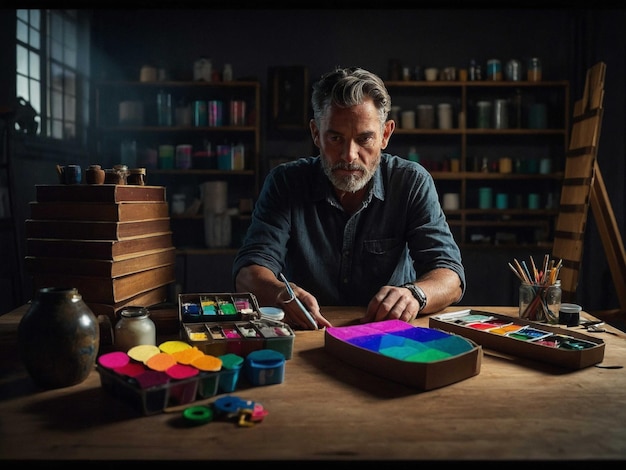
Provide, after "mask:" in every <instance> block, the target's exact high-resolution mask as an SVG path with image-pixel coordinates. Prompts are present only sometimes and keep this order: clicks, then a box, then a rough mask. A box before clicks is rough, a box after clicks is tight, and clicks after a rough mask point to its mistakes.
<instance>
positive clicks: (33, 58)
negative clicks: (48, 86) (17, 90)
mask: <svg viewBox="0 0 626 470" xmlns="http://www.w3.org/2000/svg"><path fill="white" fill-rule="evenodd" d="M28 65H29V67H28V73H29V75H30V76H31V77H32V78H35V79H37V80H41V74H40V73H39V72H40V68H41V63H40V62H39V54H37V53H36V52H29V53H28Z"/></svg>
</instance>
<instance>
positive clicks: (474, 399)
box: [0, 306, 626, 460]
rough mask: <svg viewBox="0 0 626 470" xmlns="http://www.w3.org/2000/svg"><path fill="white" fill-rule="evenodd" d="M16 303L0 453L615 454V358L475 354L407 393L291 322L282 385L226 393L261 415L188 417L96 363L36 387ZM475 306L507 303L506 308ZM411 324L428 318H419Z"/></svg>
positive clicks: (618, 432)
mask: <svg viewBox="0 0 626 470" xmlns="http://www.w3.org/2000/svg"><path fill="white" fill-rule="evenodd" d="M25 308H26V307H25V306H24V307H22V308H20V309H17V310H16V311H14V312H11V313H8V314H6V315H4V316H1V317H0V354H1V357H2V359H0V365H1V368H0V372H1V375H0V377H1V379H0V458H1V459H8V460H21V459H34V460H40V459H42V460H43V459H48V460H49V459H64V460H67V459H69V460H74V459H79V460H105V459H124V460H127V459H128V460H135V459H140V460H146V459H156V460H186V459H193V460H267V459H271V460H313V459H315V460H353V459H354V460H414V459H426V460H435V459H436V460H444V459H445V460H450V459H472V460H476V459H480V460H502V459H507V460H509V459H523V460H538V459H541V460H543V459H558V460H561V459H572V460H578V459H599V460H602V459H611V460H614V459H624V458H625V457H626V368H615V369H610V368H599V367H595V366H592V367H588V368H585V369H582V370H577V371H568V370H563V369H560V368H558V367H555V366H550V365H547V364H543V363H539V362H534V361H530V360H523V359H519V358H511V357H506V356H503V355H501V354H499V353H495V352H490V351H488V350H484V357H483V360H482V366H481V371H480V373H479V374H478V375H476V376H474V377H471V378H469V379H466V380H463V381H461V382H457V383H455V384H452V385H449V386H446V387H443V388H440V389H436V390H431V391H428V392H419V391H416V390H415V389H412V388H409V387H406V386H404V385H400V384H397V383H395V382H391V381H388V380H386V379H383V378H380V377H378V376H375V375H371V374H369V373H366V372H364V371H361V370H359V369H356V368H354V367H352V366H349V365H347V364H345V363H343V362H341V361H339V360H337V359H336V358H334V357H333V356H331V355H329V354H328V353H327V352H325V351H324V349H323V345H324V332H323V331H303V332H297V336H296V338H295V342H294V353H293V358H292V359H291V360H289V361H287V363H286V366H285V379H284V382H283V383H281V384H276V385H269V386H261V387H256V388H247V389H242V390H237V391H236V392H235V393H234V395H237V396H239V397H241V398H243V399H247V400H253V401H256V402H259V403H261V404H262V405H263V406H264V407H265V409H266V410H267V411H268V412H269V414H268V415H267V416H266V417H265V419H264V420H263V422H261V423H258V424H256V425H254V426H252V427H239V426H237V424H236V423H234V422H231V421H213V422H211V423H208V424H203V425H200V426H194V427H189V426H187V425H185V421H184V420H183V418H182V414H181V412H180V411H175V412H174V411H173V412H165V413H161V414H157V415H152V416H143V415H139V414H138V412H137V411H135V410H134V409H133V408H131V407H130V406H128V405H127V404H126V403H125V402H122V401H119V400H117V399H115V398H114V397H112V396H110V395H109V394H107V393H106V392H105V391H104V390H103V389H102V388H101V386H100V379H99V374H98V373H97V372H95V371H94V372H93V373H92V374H91V375H90V376H89V377H88V378H87V380H85V381H84V382H83V383H81V384H79V385H75V386H72V387H67V388H63V389H58V390H49V391H41V390H38V389H36V388H35V386H34V385H33V383H32V382H31V380H30V377H29V376H28V375H27V373H26V372H25V370H24V368H23V366H22V364H21V363H20V361H19V359H18V354H17V349H16V330H17V325H18V323H19V319H20V318H21V315H22V314H23V312H24V311H25ZM460 309H461V308H450V309H447V311H454V310H460ZM475 309H476V310H483V311H491V312H495V313H505V314H510V315H516V313H517V309H516V308H509V307H476V308H475ZM323 311H324V312H325V314H326V315H327V317H328V318H329V319H330V320H331V321H333V324H334V325H336V326H339V325H343V324H347V323H348V322H349V321H350V320H352V319H354V318H355V317H357V316H359V315H360V314H361V310H360V309H356V308H325V309H323ZM583 316H584V317H586V318H591V316H590V315H588V314H586V313H584V312H583ZM415 324H416V325H417V326H428V318H427V317H423V318H420V319H419V320H418V321H416V322H415ZM157 325H158V324H157ZM607 329H608V330H609V331H611V332H612V333H596V334H597V335H599V336H600V337H601V338H602V339H604V340H605V342H606V351H605V356H604V361H603V362H602V364H601V365H606V366H610V365H615V366H625V365H626V336H625V335H624V334H623V333H621V332H620V331H619V330H616V329H614V328H612V327H607ZM219 396H222V395H218V397H219ZM215 398H217V397H213V398H211V399H209V400H202V401H200V402H195V403H194V404H200V403H208V402H210V401H213V400H214V399H215Z"/></svg>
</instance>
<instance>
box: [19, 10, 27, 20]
mask: <svg viewBox="0 0 626 470" xmlns="http://www.w3.org/2000/svg"><path fill="white" fill-rule="evenodd" d="M17 19H18V20H22V21H28V10H17Z"/></svg>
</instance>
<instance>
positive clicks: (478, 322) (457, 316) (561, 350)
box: [428, 309, 604, 370]
mask: <svg viewBox="0 0 626 470" xmlns="http://www.w3.org/2000/svg"><path fill="white" fill-rule="evenodd" d="M428 326H430V327H431V328H437V329H439V330H443V331H448V332H450V333H455V334H458V335H461V336H463V337H465V338H468V339H471V340H473V341H475V342H476V343H478V344H480V345H482V346H483V347H484V348H488V349H492V350H494V351H499V352H503V353H506V354H510V355H512V356H519V357H525V358H528V359H533V360H536V361H540V362H546V363H549V364H553V365H557V366H560V367H564V368H567V369H573V370H575V369H582V368H584V367H589V366H591V365H593V364H597V363H599V362H602V360H603V359H604V341H602V340H601V339H599V338H595V337H593V336H589V335H585V334H583V333H580V332H578V331H574V330H571V329H564V328H559V327H557V326H552V325H547V324H544V323H538V322H534V321H530V320H525V319H523V318H516V317H510V316H507V315H499V314H496V313H489V312H482V311H477V310H471V309H465V310H459V311H457V312H450V313H443V314H440V315H433V316H431V317H430V318H429V323H428Z"/></svg>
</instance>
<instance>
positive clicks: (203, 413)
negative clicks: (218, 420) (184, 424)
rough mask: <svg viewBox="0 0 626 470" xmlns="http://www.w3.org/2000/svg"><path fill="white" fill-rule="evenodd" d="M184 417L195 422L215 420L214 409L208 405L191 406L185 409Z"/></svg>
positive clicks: (202, 422) (201, 422)
mask: <svg viewBox="0 0 626 470" xmlns="http://www.w3.org/2000/svg"><path fill="white" fill-rule="evenodd" d="M183 417H184V418H185V419H186V420H187V421H190V422H191V423H193V424H204V423H208V422H210V421H212V420H213V410H212V409H211V408H209V407H208V406H190V407H189V408H186V409H185V411H183Z"/></svg>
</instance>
